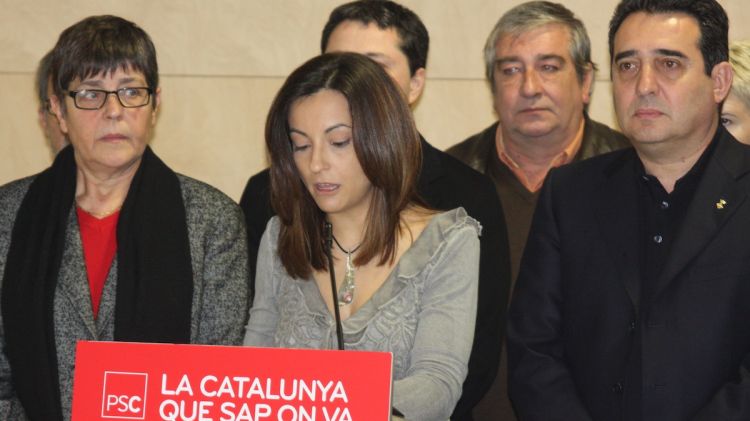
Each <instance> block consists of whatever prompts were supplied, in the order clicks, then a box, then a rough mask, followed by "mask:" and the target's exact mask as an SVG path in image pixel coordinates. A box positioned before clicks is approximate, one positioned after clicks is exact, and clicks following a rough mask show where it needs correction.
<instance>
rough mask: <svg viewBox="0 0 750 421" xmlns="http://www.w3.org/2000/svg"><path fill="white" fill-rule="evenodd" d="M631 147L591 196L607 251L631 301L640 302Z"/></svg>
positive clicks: (634, 174)
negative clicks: (592, 196)
mask: <svg viewBox="0 0 750 421" xmlns="http://www.w3.org/2000/svg"><path fill="white" fill-rule="evenodd" d="M635 159H637V157H636V154H635V151H634V150H632V149H631V150H628V151H626V152H625V153H624V154H623V155H622V157H621V159H620V160H618V161H617V162H614V163H613V164H612V166H611V167H609V168H608V170H607V171H606V174H605V177H604V179H603V182H602V183H601V185H600V187H599V189H600V191H599V194H597V195H596V196H595V197H594V198H593V200H594V206H596V208H597V212H596V215H597V220H598V223H599V224H600V228H601V232H602V233H604V237H605V241H606V247H607V251H608V252H609V254H610V255H611V257H612V259H613V261H614V262H615V267H616V271H617V273H618V274H619V276H620V280H621V281H622V282H623V285H624V287H625V290H626V291H627V293H628V296H630V300H631V301H632V302H633V305H634V306H636V307H638V305H639V302H640V273H639V272H638V267H639V266H638V250H639V245H638V230H637V229H634V227H637V226H638V201H637V197H638V192H637V189H636V181H637V180H636V173H635V171H634V168H635V165H634V160H635Z"/></svg>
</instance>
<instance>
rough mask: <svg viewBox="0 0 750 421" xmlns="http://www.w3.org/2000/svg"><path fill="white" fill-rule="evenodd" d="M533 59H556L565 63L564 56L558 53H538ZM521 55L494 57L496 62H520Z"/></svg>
mask: <svg viewBox="0 0 750 421" xmlns="http://www.w3.org/2000/svg"><path fill="white" fill-rule="evenodd" d="M534 60H536V61H544V60H556V61H559V62H560V63H565V57H563V56H561V55H559V54H539V55H537V56H535V57H534ZM520 61H523V60H521V57H519V56H508V57H500V58H498V59H495V63H496V64H500V65H502V64H505V63H514V62H520Z"/></svg>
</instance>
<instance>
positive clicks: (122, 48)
mask: <svg viewBox="0 0 750 421" xmlns="http://www.w3.org/2000/svg"><path fill="white" fill-rule="evenodd" d="M52 55H53V59H52V73H51V75H52V81H53V83H54V85H53V88H54V91H55V95H56V96H57V97H58V98H59V99H60V106H61V108H62V110H63V111H65V101H63V100H62V99H63V98H64V97H65V94H66V91H67V90H68V86H69V85H70V83H71V82H72V81H73V80H74V79H75V78H79V79H84V78H87V77H89V76H93V75H97V74H99V73H112V72H114V71H115V70H117V69H123V70H126V69H132V70H136V71H139V72H141V73H143V76H144V77H145V78H146V84H147V85H148V87H149V88H151V89H154V90H156V88H158V87H159V66H158V65H157V62H156V49H155V48H154V43H153V42H152V41H151V37H149V36H148V34H147V33H146V31H144V30H143V29H141V27H139V26H138V25H136V24H135V23H133V22H130V21H128V20H125V19H123V18H121V17H117V16H112V15H102V16H90V17H88V18H85V19H83V20H81V21H80V22H78V23H76V24H74V25H72V26H70V27H69V28H67V29H66V30H64V31H63V32H62V34H60V38H59V39H58V40H57V44H55V48H53V50H52ZM152 104H153V106H154V107H155V106H156V103H155V102H154V101H152Z"/></svg>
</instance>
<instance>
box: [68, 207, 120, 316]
mask: <svg viewBox="0 0 750 421" xmlns="http://www.w3.org/2000/svg"><path fill="white" fill-rule="evenodd" d="M76 212H77V213H78V226H79V227H80V230H81V243H82V244H83V258H84V260H85V262H86V273H87V275H88V278H89V289H90V290H91V309H92V310H93V311H94V319H96V317H97V315H98V314H99V302H100V301H101V298H102V291H103V290H104V282H105V281H106V280H107V275H108V274H109V268H110V267H111V266H112V260H113V259H114V258H115V253H116V252H117V220H118V219H119V217H120V211H117V212H115V213H113V214H112V215H108V216H106V217H104V218H102V219H99V218H97V217H95V216H94V215H91V214H90V213H88V212H86V211H85V210H83V209H81V208H80V207H76Z"/></svg>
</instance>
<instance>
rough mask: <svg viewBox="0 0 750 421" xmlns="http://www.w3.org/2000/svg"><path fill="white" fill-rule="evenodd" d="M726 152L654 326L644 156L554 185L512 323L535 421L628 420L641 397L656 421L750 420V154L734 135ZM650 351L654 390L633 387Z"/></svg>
mask: <svg viewBox="0 0 750 421" xmlns="http://www.w3.org/2000/svg"><path fill="white" fill-rule="evenodd" d="M714 141H715V142H718V143H717V145H716V149H715V150H714V151H713V154H712V155H711V157H710V158H709V161H708V163H707V166H706V168H705V173H704V174H703V177H702V178H701V180H700V182H699V184H698V187H697V190H696V191H695V195H694V197H693V200H692V202H691V203H690V205H689V207H688V209H687V213H686V215H685V219H684V221H683V223H682V225H681V227H680V228H679V230H678V234H677V236H676V237H675V242H674V244H673V246H672V250H671V252H670V255H669V257H668V259H667V262H666V263H665V266H664V270H663V272H662V273H661V275H660V277H659V278H658V280H657V282H656V283H655V284H654V285H652V291H653V294H652V298H651V302H650V303H649V305H650V311H649V317H648V319H647V320H638V317H637V316H638V307H639V304H640V303H639V301H640V291H639V289H640V282H641V281H640V273H639V244H640V241H639V240H640V239H639V238H638V235H639V230H638V222H637V218H638V211H637V206H638V205H637V197H636V194H637V193H636V191H637V185H636V183H637V182H638V175H637V169H636V168H637V165H636V163H637V160H638V157H637V155H636V153H635V150H634V149H632V148H629V149H625V150H622V151H617V152H613V153H610V154H606V155H603V156H600V157H596V158H592V159H589V160H586V161H582V162H580V163H577V164H573V165H569V166H566V167H561V168H559V169H555V170H553V171H552V172H550V174H549V176H548V178H547V180H546V182H545V185H544V187H543V189H542V193H541V196H540V198H539V202H538V205H537V210H536V213H535V215H534V222H533V224H532V229H531V234H530V236H529V241H528V243H527V246H526V251H525V254H524V257H523V260H522V263H521V271H520V274H519V277H518V281H517V283H516V289H515V292H514V295H513V300H512V302H511V309H510V320H509V330H508V358H509V371H510V395H511V399H512V400H513V402H514V404H515V407H516V410H517V412H518V415H519V418H520V419H521V420H523V421H526V420H544V421H552V420H602V421H610V420H622V419H625V418H624V416H623V414H624V413H626V412H632V410H633V409H634V408H627V407H626V404H625V401H624V399H623V396H624V395H623V393H631V392H633V391H634V392H639V391H640V393H641V402H642V409H643V417H642V419H643V420H648V421H652V420H653V421H657V420H658V421H678V420H680V421H682V420H705V421H709V420H711V421H716V420H749V419H750V200H748V197H747V196H748V193H750V174H749V172H750V147H748V146H746V145H742V144H740V143H739V142H737V141H736V140H735V139H734V138H732V137H731V135H729V134H728V133H727V132H726V131H725V130H724V129H723V128H722V127H720V128H719V132H718V133H717V136H716V137H715V138H714ZM636 337H639V338H640V341H641V358H642V376H641V377H642V379H641V383H640V384H634V385H633V384H630V385H628V384H627V383H626V382H625V379H626V378H627V375H626V374H627V373H626V370H627V367H628V363H629V361H630V360H629V356H628V353H629V351H630V349H631V345H632V344H633V341H634V340H635V338H636ZM636 410H637V408H636ZM636 412H637V411H636ZM627 419H628V420H629V419H638V417H633V418H627Z"/></svg>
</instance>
